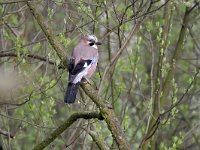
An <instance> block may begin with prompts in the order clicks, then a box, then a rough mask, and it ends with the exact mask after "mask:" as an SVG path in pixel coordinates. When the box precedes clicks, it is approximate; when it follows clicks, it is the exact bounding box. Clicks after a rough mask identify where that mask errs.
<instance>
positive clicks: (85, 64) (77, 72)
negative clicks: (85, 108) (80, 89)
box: [70, 59, 93, 84]
mask: <svg viewBox="0 0 200 150" xmlns="http://www.w3.org/2000/svg"><path fill="white" fill-rule="evenodd" d="M92 64H93V63H92V60H90V59H88V60H81V61H80V62H79V63H78V64H77V65H76V66H75V67H74V69H73V70H72V71H71V72H70V75H71V79H70V80H71V82H72V83H74V84H76V83H78V82H80V81H81V79H82V78H83V77H84V76H86V74H87V73H88V69H89V68H90V67H91V66H92Z"/></svg>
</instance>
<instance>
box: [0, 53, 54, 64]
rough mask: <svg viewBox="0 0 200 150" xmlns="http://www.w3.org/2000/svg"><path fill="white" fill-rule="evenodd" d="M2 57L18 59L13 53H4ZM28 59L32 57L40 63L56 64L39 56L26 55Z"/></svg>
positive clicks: (1, 54) (0, 55) (0, 54)
mask: <svg viewBox="0 0 200 150" xmlns="http://www.w3.org/2000/svg"><path fill="white" fill-rule="evenodd" d="M0 57H17V54H15V53H13V52H5V53H4V52H3V53H0ZM26 57H30V58H33V59H37V60H40V61H44V62H48V63H49V64H51V65H55V64H56V63H55V62H53V61H51V60H48V59H47V58H45V57H42V56H39V55H33V54H26Z"/></svg>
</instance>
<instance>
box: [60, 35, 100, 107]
mask: <svg viewBox="0 0 200 150" xmlns="http://www.w3.org/2000/svg"><path fill="white" fill-rule="evenodd" d="M97 45H101V43H100V42H98V40H97V37H96V36H94V35H87V36H83V37H82V38H81V40H80V42H79V43H78V45H77V46H76V47H75V48H74V50H73V52H72V55H71V58H70V60H69V64H68V71H69V79H68V86H67V90H66V93H65V98H64V102H65V103H74V102H75V99H76V95H77V92H78V87H79V85H80V82H81V81H82V82H87V81H88V82H89V80H88V79H89V78H90V77H91V76H92V74H93V73H94V71H95V69H96V66H97V62H98V58H99V54H98V48H97Z"/></svg>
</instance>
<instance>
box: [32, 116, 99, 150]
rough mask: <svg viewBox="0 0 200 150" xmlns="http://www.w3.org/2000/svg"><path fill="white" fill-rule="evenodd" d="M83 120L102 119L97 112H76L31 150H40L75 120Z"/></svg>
mask: <svg viewBox="0 0 200 150" xmlns="http://www.w3.org/2000/svg"><path fill="white" fill-rule="evenodd" d="M80 118H83V119H93V118H97V119H99V120H103V117H102V116H101V114H100V113H97V112H78V113H74V114H72V115H71V116H70V117H69V118H68V119H67V120H66V121H65V122H64V123H63V124H61V125H60V126H59V127H58V128H57V129H55V130H54V131H53V132H52V133H51V134H50V135H49V136H48V137H47V138H46V139H45V140H43V141H42V142H41V143H40V144H38V145H37V146H35V147H34V148H33V150H41V149H44V148H45V147H46V146H48V145H49V144H50V143H51V142H53V141H54V140H55V139H56V138H57V137H58V136H59V135H60V134H61V133H63V132H64V131H65V130H66V129H67V128H68V127H69V126H70V125H72V124H73V123H74V122H75V121H76V120H78V119H80Z"/></svg>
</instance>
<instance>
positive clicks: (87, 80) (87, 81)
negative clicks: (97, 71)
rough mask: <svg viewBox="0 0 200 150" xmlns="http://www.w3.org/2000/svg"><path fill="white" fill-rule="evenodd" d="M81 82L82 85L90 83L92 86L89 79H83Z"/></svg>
mask: <svg viewBox="0 0 200 150" xmlns="http://www.w3.org/2000/svg"><path fill="white" fill-rule="evenodd" d="M81 82H82V83H84V84H86V83H88V84H90V85H91V83H90V81H89V79H88V78H86V77H83V78H82V79H81Z"/></svg>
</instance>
